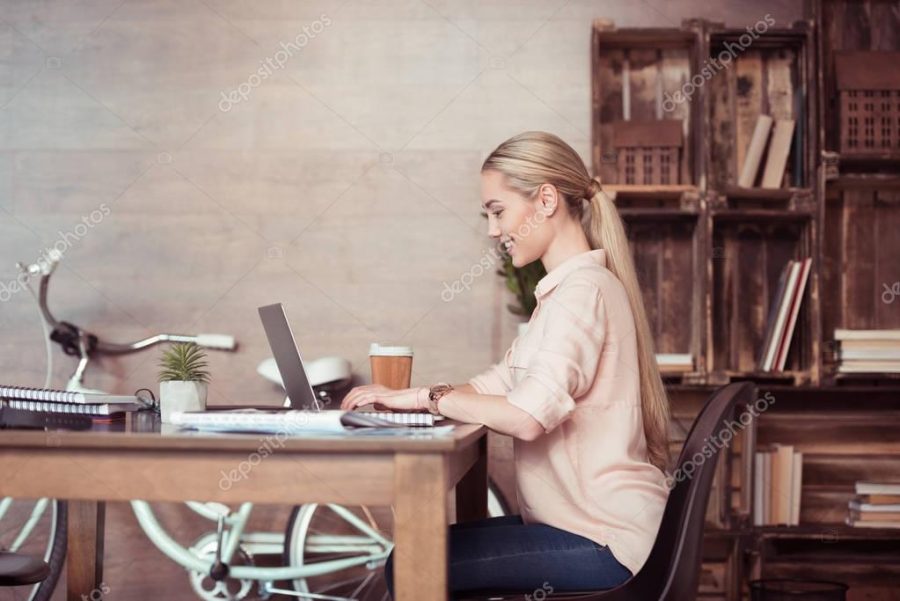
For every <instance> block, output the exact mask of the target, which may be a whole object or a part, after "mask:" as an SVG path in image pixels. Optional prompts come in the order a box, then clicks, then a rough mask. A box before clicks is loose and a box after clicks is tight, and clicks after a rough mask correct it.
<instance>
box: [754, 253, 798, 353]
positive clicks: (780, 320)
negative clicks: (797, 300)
mask: <svg viewBox="0 0 900 601" xmlns="http://www.w3.org/2000/svg"><path fill="white" fill-rule="evenodd" d="M789 264H790V271H789V272H788V276H787V281H786V282H785V285H784V290H783V291H782V295H781V298H780V300H779V302H778V313H777V315H776V317H775V325H774V327H773V330H772V339H771V340H770V342H769V347H768V349H766V357H765V361H764V362H763V365H762V370H763V371H772V369H773V368H774V366H775V357H776V353H777V352H778V348H779V347H780V345H781V341H782V339H783V337H784V331H785V328H786V327H787V320H788V313H789V312H790V302H791V300H792V299H793V296H794V290H795V289H796V287H797V283H798V279H799V277H800V262H799V261H790V262H789Z"/></svg>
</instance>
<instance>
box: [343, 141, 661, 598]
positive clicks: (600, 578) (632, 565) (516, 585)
mask: <svg viewBox="0 0 900 601" xmlns="http://www.w3.org/2000/svg"><path fill="white" fill-rule="evenodd" d="M481 191H482V197H483V206H484V209H485V210H486V211H487V214H488V229H489V234H490V236H491V237H493V238H495V239H498V240H499V241H500V243H502V244H503V245H504V247H505V249H506V251H507V252H508V253H509V255H510V256H511V258H512V262H513V265H515V266H517V267H521V266H523V265H527V264H529V263H531V262H532V261H535V260H538V259H540V261H541V262H542V263H543V264H544V267H545V268H546V270H547V275H546V276H545V277H544V278H543V279H542V280H541V281H540V282H539V283H538V285H537V288H536V290H535V297H536V298H537V308H536V309H535V310H534V313H533V314H532V316H531V320H530V321H529V323H528V328H527V330H526V332H525V333H524V334H523V335H522V336H520V337H519V338H517V339H516V340H515V341H514V342H513V344H512V346H511V347H510V349H509V350H508V351H507V352H506V355H505V357H504V358H503V360H502V361H500V362H499V363H497V364H496V365H494V366H493V367H491V368H490V369H488V370H487V371H485V372H484V373H482V374H480V375H478V376H475V377H474V378H472V379H471V380H469V382H468V383H467V384H464V385H460V386H449V385H438V386H433V387H430V388H410V389H407V390H389V389H386V388H384V387H381V386H374V385H373V386H361V387H357V388H354V389H353V390H352V391H351V392H350V393H349V394H348V395H347V397H346V399H345V400H344V402H343V403H342V407H343V408H344V409H355V408H357V407H360V406H362V405H368V404H372V403H380V404H382V405H385V406H387V407H389V408H392V409H395V410H419V411H424V410H430V411H432V412H435V413H440V414H442V415H445V416H447V417H449V418H452V419H455V420H459V421H462V422H470V423H481V424H484V425H486V426H488V427H489V428H491V429H493V430H496V431H498V432H501V433H504V434H508V435H510V436H512V437H514V439H515V441H514V448H515V471H516V480H517V491H516V492H517V497H518V501H519V507H520V510H521V516H507V517H502V518H491V519H487V520H481V521H478V522H472V523H463V524H456V525H453V526H451V527H450V535H449V539H450V549H449V560H450V565H449V581H450V586H451V589H452V591H453V592H454V593H460V592H466V591H473V590H479V589H480V590H485V589H494V590H498V589H500V590H518V591H523V592H529V591H537V590H544V591H545V592H549V589H548V587H550V588H552V590H553V591H556V592H560V591H577V590H602V589H608V588H612V587H615V586H618V585H620V584H622V583H623V582H625V581H626V580H627V579H629V578H631V577H632V575H634V574H635V573H637V571H638V570H639V569H640V568H641V566H642V565H643V564H644V562H645V561H646V559H647V557H648V555H649V554H650V548H651V547H652V545H653V542H654V540H655V538H656V533H657V530H658V529H659V524H660V521H661V519H662V513H663V508H664V506H665V503H666V498H667V494H668V488H667V487H666V483H665V475H664V470H665V469H666V462H667V456H668V453H667V445H668V441H667V438H666V428H667V424H668V402H667V400H666V394H665V389H664V388H663V385H662V381H661V379H660V376H659V371H658V368H657V365H656V360H655V357H654V353H653V342H652V339H651V336H650V328H649V324H648V321H647V315H646V313H645V311H644V305H643V301H642V300H641V292H640V290H639V288H638V284H637V277H636V275H635V270H634V263H633V261H632V259H631V253H630V250H629V247H628V242H627V239H626V237H625V232H624V229H623V226H622V221H621V218H620V217H619V215H618V213H617V212H616V209H615V207H614V205H613V204H612V202H611V201H610V200H609V198H608V197H607V196H606V195H605V194H603V193H602V192H601V190H600V184H599V182H598V181H596V180H593V179H591V177H590V175H589V174H588V171H587V169H586V168H585V166H584V163H583V162H582V160H581V158H580V157H579V156H578V154H577V153H576V152H575V151H574V150H573V149H572V148H571V147H570V146H569V145H567V144H566V143H565V142H563V141H562V140H561V139H559V138H558V137H556V136H554V135H552V134H548V133H544V132H525V133H523V134H520V135H518V136H515V137H513V138H511V139H509V140H507V141H506V142H504V143H503V144H501V145H500V146H499V147H498V148H497V149H496V150H495V151H494V152H492V153H491V155H490V156H489V157H488V158H487V160H485V162H484V165H483V166H482V171H481ZM397 552H402V549H399V550H397ZM392 557H393V556H392ZM392 557H391V558H389V559H388V562H387V565H386V566H385V572H386V577H387V580H388V586H389V587H391V586H392V581H391V574H392V572H391V566H392V562H391V559H392ZM391 592H393V591H391Z"/></svg>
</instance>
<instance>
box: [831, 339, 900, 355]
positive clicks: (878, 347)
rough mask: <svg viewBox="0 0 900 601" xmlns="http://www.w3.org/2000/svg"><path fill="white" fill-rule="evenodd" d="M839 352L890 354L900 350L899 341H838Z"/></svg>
mask: <svg viewBox="0 0 900 601" xmlns="http://www.w3.org/2000/svg"><path fill="white" fill-rule="evenodd" d="M838 342H839V343H840V345H841V351H857V352H866V353H868V352H873V353H874V352H890V351H897V350H900V340H875V339H870V340H865V339H864V340H846V339H845V340H840V341H838Z"/></svg>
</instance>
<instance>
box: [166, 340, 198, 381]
mask: <svg viewBox="0 0 900 601" xmlns="http://www.w3.org/2000/svg"><path fill="white" fill-rule="evenodd" d="M159 367H160V368H161V371H160V372H159V381H160V382H172V381H183V382H204V383H208V382H209V372H208V371H206V368H207V367H208V363H207V362H206V352H205V351H204V350H203V349H201V348H200V347H199V346H197V345H196V344H195V343H193V342H189V343H178V344H174V345H172V346H171V347H170V348H169V349H167V350H166V351H165V352H163V355H162V358H161V359H160V362H159Z"/></svg>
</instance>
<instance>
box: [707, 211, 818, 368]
mask: <svg viewBox="0 0 900 601" xmlns="http://www.w3.org/2000/svg"><path fill="white" fill-rule="evenodd" d="M711 222H712V225H711V229H712V231H711V245H712V249H713V252H712V253H711V255H710V259H709V261H708V272H709V279H710V286H711V291H710V295H709V296H708V299H707V302H708V303H709V306H708V314H709V318H710V321H711V325H710V327H709V334H708V336H709V340H708V350H707V365H708V368H709V369H710V371H712V372H722V373H727V374H735V373H743V374H749V375H751V376H766V377H771V376H773V375H777V374H774V373H773V374H769V373H767V372H762V373H760V372H759V370H758V368H757V358H758V355H759V351H760V348H761V347H762V345H763V342H764V337H765V332H766V323H767V318H768V315H769V308H770V307H769V305H770V303H771V301H772V297H773V295H774V294H775V291H776V288H777V285H778V279H779V276H780V274H781V271H782V269H783V268H784V266H785V265H786V264H787V263H788V261H789V260H790V259H801V258H805V257H809V256H813V253H814V239H815V231H814V222H813V219H812V216H811V215H808V214H799V213H787V212H772V211H758V210H757V211H740V212H737V211H723V212H721V213H716V214H714V215H712V216H711ZM811 296H812V295H811V294H810V292H809V290H807V294H806V296H805V297H804V301H803V304H802V305H801V307H800V315H799V317H798V320H797V327H796V329H795V331H794V337H793V340H792V343H791V347H790V350H789V352H788V358H787V363H786V372H787V374H788V375H790V374H791V373H792V372H793V373H800V374H803V373H804V372H811V373H812V376H811V377H815V369H816V365H815V361H814V358H813V350H814V348H813V344H812V328H813V323H812V322H813V316H814V309H813V307H812V306H811V304H812V303H811V302H810V300H809V299H810V298H811ZM748 379H751V378H748ZM805 379H806V378H801V379H800V380H795V383H797V384H800V383H802V381H803V380H805Z"/></svg>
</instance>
